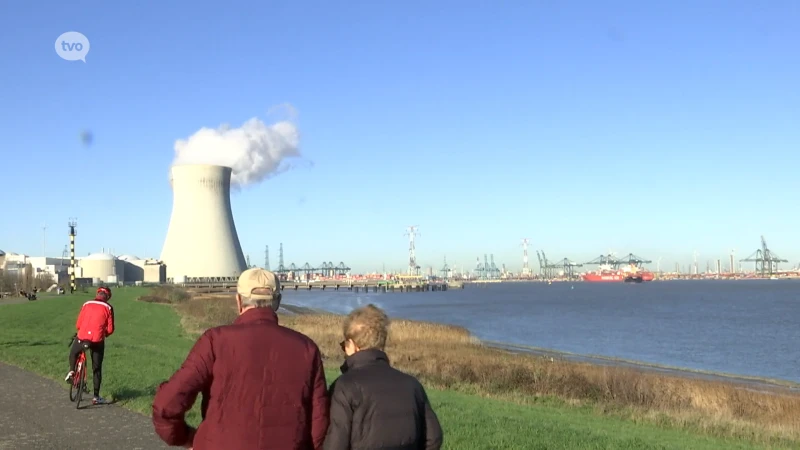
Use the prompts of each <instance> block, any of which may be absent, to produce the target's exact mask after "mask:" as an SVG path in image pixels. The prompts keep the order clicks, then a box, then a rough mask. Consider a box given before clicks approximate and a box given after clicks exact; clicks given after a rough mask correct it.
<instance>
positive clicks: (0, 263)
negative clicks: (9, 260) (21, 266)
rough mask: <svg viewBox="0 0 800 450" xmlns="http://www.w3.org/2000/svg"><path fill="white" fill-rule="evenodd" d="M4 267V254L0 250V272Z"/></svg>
mask: <svg viewBox="0 0 800 450" xmlns="http://www.w3.org/2000/svg"><path fill="white" fill-rule="evenodd" d="M5 266H6V252H4V251H2V250H0V270H3V268H4V267H5Z"/></svg>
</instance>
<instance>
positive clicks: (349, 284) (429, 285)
mask: <svg viewBox="0 0 800 450" xmlns="http://www.w3.org/2000/svg"><path fill="white" fill-rule="evenodd" d="M180 286H181V287H184V288H186V289H191V290H193V291H198V292H206V293H212V292H235V291H236V282H235V281H223V282H204V283H181V284H180ZM313 289H319V290H322V291H325V290H328V291H353V292H439V291H447V290H449V289H464V283H462V282H458V281H449V282H448V281H421V282H396V283H395V282H390V281H385V280H374V281H372V280H359V281H355V280H352V281H349V280H320V281H300V282H295V281H282V282H281V291H287V290H290V291H298V290H308V291H310V290H313Z"/></svg>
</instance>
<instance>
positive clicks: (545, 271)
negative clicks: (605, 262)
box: [536, 250, 583, 280]
mask: <svg viewBox="0 0 800 450" xmlns="http://www.w3.org/2000/svg"><path fill="white" fill-rule="evenodd" d="M536 257H537V258H538V259H539V274H540V275H541V276H542V277H543V278H547V279H549V278H555V277H557V276H560V275H561V274H559V273H558V272H559V271H562V273H563V276H564V277H566V278H567V279H570V280H571V279H573V278H575V268H576V267H583V264H580V263H576V262H574V261H572V260H570V259H569V258H564V259H562V260H559V261H555V262H550V261H548V260H547V255H546V254H545V252H544V250H537V251H536Z"/></svg>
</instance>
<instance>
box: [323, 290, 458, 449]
mask: <svg viewBox="0 0 800 450" xmlns="http://www.w3.org/2000/svg"><path fill="white" fill-rule="evenodd" d="M388 328H389V318H388V317H387V316H386V314H385V313H384V312H383V311H382V310H380V309H379V308H377V307H376V306H374V305H372V304H370V305H367V306H365V307H363V308H359V309H356V310H354V311H353V312H351V313H350V314H349V315H348V316H347V318H346V319H345V322H344V327H343V332H344V340H343V341H342V342H341V344H340V345H341V347H342V350H344V352H345V353H346V354H347V358H346V359H345V362H344V364H343V365H342V367H341V370H342V375H341V376H339V378H337V379H336V381H334V383H333V384H332V385H331V388H330V394H331V409H330V425H329V426H328V432H327V436H326V437H325V442H324V445H323V449H324V450H347V449H353V450H355V449H392V450H439V449H440V448H441V446H442V440H443V433H442V428H441V426H440V425H439V419H438V418H437V417H436V413H434V412H433V408H431V404H430V402H429V401H428V396H427V394H426V393H425V389H424V388H423V387H422V384H420V382H419V381H418V380H417V379H416V378H414V377H413V376H411V375H408V374H406V373H403V372H401V371H399V370H397V369H395V368H393V367H391V366H390V365H389V358H388V356H387V355H386V353H384V348H385V347H386V338H387V335H388Z"/></svg>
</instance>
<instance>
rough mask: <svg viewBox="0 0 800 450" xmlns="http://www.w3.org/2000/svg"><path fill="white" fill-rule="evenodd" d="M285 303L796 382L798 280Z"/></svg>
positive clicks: (533, 288) (290, 297)
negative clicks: (376, 310)
mask: <svg viewBox="0 0 800 450" xmlns="http://www.w3.org/2000/svg"><path fill="white" fill-rule="evenodd" d="M284 301H285V302H287V303H293V304H297V305H301V306H308V307H312V308H320V309H325V310H328V311H332V312H337V313H347V312H349V311H350V310H352V309H353V308H355V307H358V306H360V305H365V304H367V303H370V302H371V303H375V304H376V305H378V306H380V307H382V308H384V309H386V311H387V313H389V314H390V315H391V316H392V317H400V318H407V319H413V320H427V321H432V322H441V323H448V324H453V325H461V326H464V327H466V328H467V329H469V330H470V331H471V332H472V333H473V334H474V335H476V336H477V337H478V338H480V339H484V340H491V341H499V342H506V343H510V344H517V345H525V346H533V347H540V348H547V349H553V350H558V351H565V352H571V353H578V354H584V355H602V356H608V357H614V358H623V359H628V360H636V361H642V362H646V363H651V364H662V365H668V366H675V367H683V368H688V369H694V370H708V371H714V372H724V373H731V374H737V375H747V376H757V377H767V378H776V379H784V380H789V381H794V382H800V371H799V370H798V369H799V368H800V346H798V345H797V343H798V342H800V314H799V313H798V310H799V309H800V281H790V280H740V281H689V280H686V281H669V282H652V283H641V284H628V283H607V284H606V283H574V284H569V283H554V284H551V285H547V284H544V283H492V284H484V285H475V284H472V285H467V286H466V288H465V289H457V290H451V291H446V292H423V293H399V292H397V293H369V294H365V293H363V292H361V293H358V294H356V293H354V292H350V291H338V292H335V291H327V290H326V291H324V292H323V291H319V290H313V291H285V295H284Z"/></svg>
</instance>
